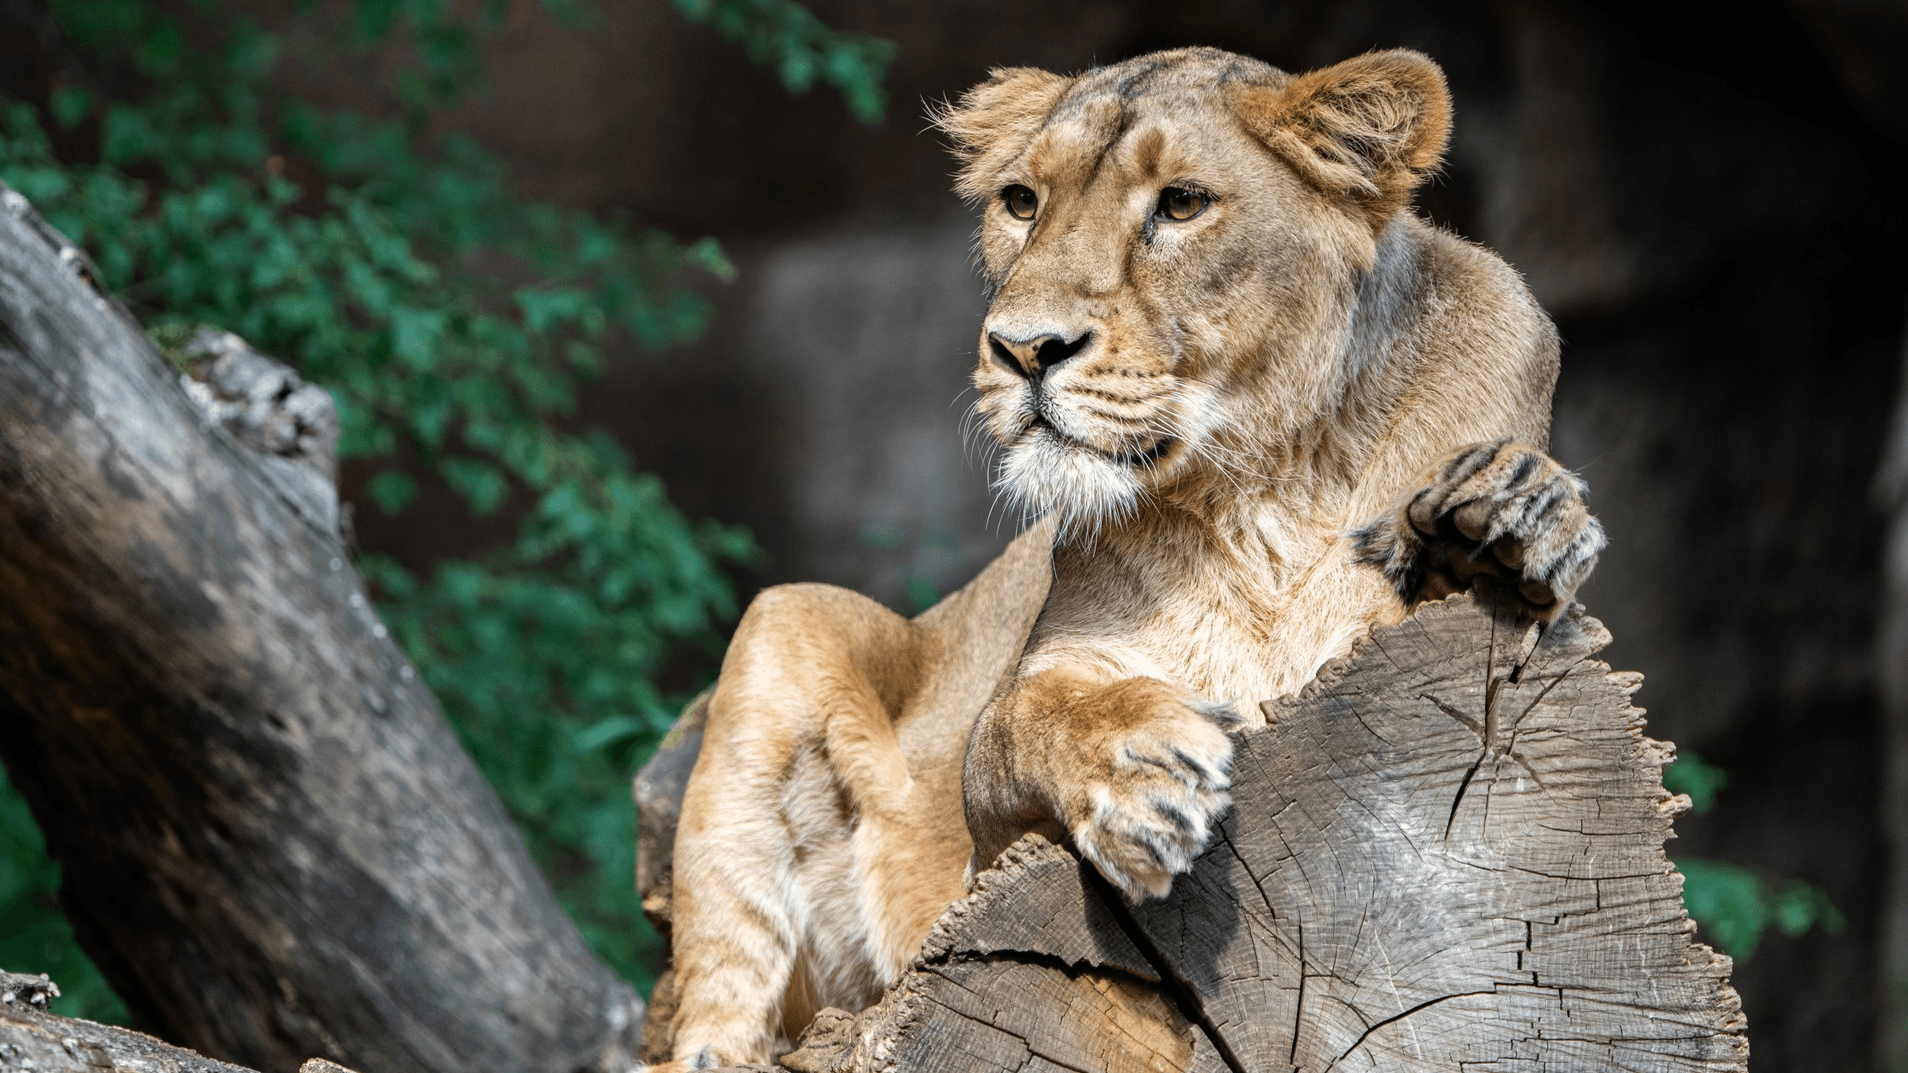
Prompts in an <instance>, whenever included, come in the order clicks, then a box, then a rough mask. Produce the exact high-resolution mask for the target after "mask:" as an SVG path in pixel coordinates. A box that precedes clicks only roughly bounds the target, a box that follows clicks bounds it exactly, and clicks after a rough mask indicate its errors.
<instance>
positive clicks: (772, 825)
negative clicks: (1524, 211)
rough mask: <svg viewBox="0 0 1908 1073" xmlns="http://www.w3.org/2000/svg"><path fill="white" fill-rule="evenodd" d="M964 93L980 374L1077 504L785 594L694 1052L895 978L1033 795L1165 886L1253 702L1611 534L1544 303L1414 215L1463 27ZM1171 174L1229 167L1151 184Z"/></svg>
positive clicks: (680, 971) (726, 727)
mask: <svg viewBox="0 0 1908 1073" xmlns="http://www.w3.org/2000/svg"><path fill="white" fill-rule="evenodd" d="M939 122H940V124H941V126H942V127H943V129H945V130H946V131H948V132H949V134H950V135H951V136H952V137H953V139H954V141H955V144H956V147H957V151H958V152H959V153H960V155H961V157H962V161H963V165H964V167H963V170H962V172H961V174H960V177H959V180H958V184H957V185H958V188H959V189H960V190H961V191H962V192H963V193H964V194H966V195H967V196H968V197H970V198H971V199H973V200H976V201H980V202H983V203H984V216H983V222H982V228H981V236H980V249H981V254H982V259H983V262H984V267H985V271H986V274H987V278H988V283H989V287H990V289H991V290H992V292H993V303H992V306H991V308H990V310H989V313H988V316H987V320H986V323H985V325H984V326H983V330H982V340H981V348H980V349H981V358H980V363H979V366H978V368H977V369H976V371H975V377H974V379H975V383H976V385H977V386H978V388H979V389H980V400H979V403H978V407H977V411H978V414H979V416H980V419H981V420H982V421H984V422H985V424H986V427H987V429H988V431H989V432H990V433H991V434H992V436H993V437H994V438H995V439H996V440H997V441H998V442H999V444H1000V445H1001V448H1002V454H1001V461H1000V474H999V481H1000V485H1001V488H1002V490H1003V492H1004V493H1005V494H1007V495H1008V496H1009V497H1010V498H1011V499H1012V500H1013V501H1015V502H1016V503H1018V504H1019V505H1020V506H1021V507H1022V508H1023V509H1024V510H1025V511H1026V512H1027V514H1028V515H1030V516H1036V515H1037V516H1041V517H1043V518H1045V519H1046V520H1045V521H1043V522H1042V523H1041V524H1040V525H1038V526H1036V527H1034V528H1033V529H1031V530H1030V531H1029V532H1028V533H1027V534H1026V535H1024V536H1022V537H1021V538H1020V539H1019V540H1018V541H1016V542H1015V544H1014V546H1013V547H1012V548H1010V549H1009V551H1008V552H1007V553H1006V554H1005V555H1004V556H1003V557H1002V558H1001V560H999V561H997V562H996V563H995V564H994V565H993V566H991V567H990V568H989V569H988V571H987V572H986V573H984V574H983V575H982V576H981V577H980V578H978V579H977V580H976V581H975V582H974V583H973V584H972V585H970V586H969V587H968V588H967V589H964V590H962V592H960V593H959V594H957V595H956V596H954V597H952V598H950V599H949V600H948V601H947V602H946V603H944V604H943V605H942V606H940V607H937V608H936V609H934V610H933V611H930V612H928V613H927V614H926V615H923V616H922V617H920V618H918V619H915V620H913V621H911V622H910V621H906V620H903V619H901V618H899V617H897V616H895V615H893V614H891V613H890V612H888V611H886V610H885V609H883V608H881V607H879V606H878V605H876V604H873V603H872V602H869V601H867V600H864V599H862V598H860V597H857V596H854V595H852V594H850V593H846V592H843V591H841V590H836V589H830V588H826V587H822V586H791V587H786V588H781V589H775V590H770V591H769V592H767V593H764V594H763V595H762V596H761V597H759V598H758V599H757V601H756V602H755V604H754V605H752V606H751V608H750V610H749V612H748V614H747V615H746V616H745V617H744V619H743V622H742V625H741V626H740V627H739V628H738V630H737V632H736V637H735V640H734V642H733V644H732V646H731V648H730V652H729V657H728V659H727V660H726V661H725V662H724V665H723V671H722V677H721V680H720V683H719V684H718V687H717V690H716V693H715V697H714V699H713V701H712V702H711V707H710V716H709V727H708V731H707V737H706V738H705V745H704V747H703V752H702V755H701V757H700V759H699V760H698V762H697V765H696V770H695V774H694V777H693V778H692V779H691V782H690V786H689V791H688V797H687V799H686V800H685V801H684V805H683V820H682V828H681V830H680V832H679V834H678V836H677V843H676V873H675V876H676V879H675V898H676V902H675V932H674V941H675V957H676V962H675V966H676V973H677V980H676V983H677V993H678V995H679V997H680V1000H681V1005H680V1008H679V1012H678V1013H677V1015H676V1019H675V1021H674V1025H673V1028H674V1033H675V1036H674V1038H675V1040H676V1047H675V1058H676V1063H679V1064H680V1065H682V1066H684V1067H690V1068H693V1067H695V1066H698V1065H703V1064H710V1063H722V1062H732V1061H756V1062H759V1061H764V1060H766V1059H767V1058H769V1057H770V1055H771V1053H772V1052H773V1051H774V1050H775V1048H776V1047H777V1046H780V1045H782V1043H783V1042H784V1041H786V1040H787V1039H788V1038H789V1036H790V1034H792V1033H793V1032H794V1031H795V1030H797V1029H798V1028H799V1025H800V1024H801V1022H802V1021H804V1020H805V1019H806V1016H807V1015H808V1014H809V1013H810V1012H812V1011H813V1010H814V1009H815V1008H816V1007H818V1006H820V1005H838V1006H846V1007H849V1008H855V1007H858V1006H860V1005H863V1004H865V1003H867V1002H868V1001H870V1000H872V999H873V998H874V997H875V996H876V995H877V994H878V992H879V990H880V988H882V987H883V986H885V985H887V984H889V983H892V982H893V981H894V980H895V979H896V978H897V977H898V976H899V974H900V973H901V972H902V971H903V970H904V969H905V967H906V965H907V964H908V962H909V961H910V960H911V959H912V958H913V956H914V954H915V951H916V949H917V948H918V946H919V944H920V941H921V939H922V938H923V936H925V934H926V932H927V930H928V928H929V927H930V925H931V924H932V922H933V921H934V919H935V918H936V917H937V916H938V915H939V914H940V912H941V911H942V910H943V909H944V908H945V907H946V905H947V904H948V903H949V902H950V901H951V900H953V899H954V898H956V897H958V896H959V895H960V894H961V892H962V889H963V887H962V878H961V877H962V871H963V866H964V865H970V863H971V866H972V867H985V866H986V865H987V864H988V863H990V862H991V861H992V859H993V857H994V855H995V854H997V853H998V851H999V850H1000V849H1002V848H1004V847H1005V846H1006V845H1007V844H1009V843H1010V842H1011V841H1012V840H1013V839H1015V838H1017V837H1018V836H1019V835H1020V834H1022V833H1024V832H1025V831H1028V830H1036V829H1039V830H1046V831H1048V832H1050V833H1052V834H1054V835H1056V836H1059V835H1065V836H1066V837H1069V838H1070V839H1071V840H1072V842H1073V844H1074V845H1075V846H1076V847H1077V848H1078V849H1079V850H1080V851H1081V852H1082V854H1083V855H1085V856H1086V858H1087V859H1089V860H1091V861H1092V862H1093V863H1094V865H1095V866H1096V867H1098V868H1099V870H1100V871H1101V873H1102V874H1104V875H1105V876H1106V877H1107V878H1108V879H1109V880H1110V881H1112V882H1113V883H1114V884H1115V885H1117V886H1118V887H1119V888H1120V889H1121V890H1123V891H1124V892H1125V893H1126V894H1127V895H1128V896H1129V897H1133V898H1141V897H1146V896H1156V895H1161V894H1164V893H1165V892H1166V891H1167V890H1168V889H1169V888H1170V886H1171V883H1172V880H1173V877H1174V876H1175V875H1177V874H1179V873H1181V872H1184V871H1185V870H1186V869H1187V868H1189V867H1190V866H1191V861H1192V859H1193V857H1194V856H1196V855H1197V854H1198V853H1199V852H1201V851H1202V850H1203V849H1204V847H1205V844H1206V841H1207V839H1208V838H1209V837H1210V835H1211V832H1212V830H1213V825H1214V824H1215V823H1216V822H1217V820H1218V819H1219V818H1220V816H1221V814H1222V813H1223V811H1224V809H1225V808H1227V807H1228V805H1229V798H1228V792H1229V780H1228V769H1229V765H1230V760H1231V753H1232V739H1231V737H1230V736H1229V734H1228V732H1229V731H1232V730H1236V729H1239V728H1241V727H1245V726H1250V725H1252V724H1253V723H1255V722H1257V721H1260V717H1259V715H1258V708H1257V702H1259V701H1262V700H1266V699H1270V698H1273V697H1277V696H1279V695H1281V694H1284V693H1288V692H1291V691H1293V690H1295V689H1297V688H1299V687H1300V686H1302V685H1304V684H1305V683H1306V682H1307V681H1309V680H1310V679H1311V678H1312V677H1313V675H1314V674H1315V673H1316V672H1317V670H1318V668H1319V667H1320V666H1321V665H1322V664H1324V663H1325V662H1326V661H1328V660H1330V659H1332V658H1334V657H1336V656H1338V655H1341V654H1343V653H1344V652H1345V651H1346V650H1347V648H1348V647H1349V646H1350V645H1351V643H1352V641H1353V640H1354V639H1355V638H1356V637H1358V636H1359V635H1360V634H1362V633H1364V632H1365V631H1367V630H1369V629H1370V628H1371V627H1372V626H1374V625H1377V624H1380V623H1389V622H1394V621H1397V620H1399V619H1401V618H1402V617H1403V616H1404V615H1405V613H1406V611H1407V608H1408V605H1409V603H1410V602H1411V601H1413V600H1416V599H1419V598H1421V597H1423V596H1426V595H1435V594H1437V593H1439V592H1441V591H1444V590H1446V589H1449V588H1451V587H1455V586H1460V585H1462V584H1465V583H1467V582H1468V581H1469V580H1470V579H1472V578H1473V577H1475V576H1476V575H1477V574H1479V573H1496V574H1499V575H1501V576H1505V577H1507V578H1510V579H1511V580H1513V581H1514V582H1515V583H1516V585H1517V586H1518V587H1519V588H1520V590H1521V591H1522V593H1523V594H1524V596H1525V598H1526V599H1528V600H1529V601H1530V602H1531V603H1532V604H1533V605H1534V606H1535V607H1536V608H1538V609H1539V610H1540V612H1541V613H1546V614H1549V613H1554V612H1555V611H1557V610H1559V609H1561V608H1562V607H1563V606H1564V605H1566V604H1567V603H1568V602H1569V600H1570V598H1571V596H1572V594H1573V593H1574V592H1575V590H1576V587H1577V585H1578V584H1579V583H1580V582H1581V581H1582V579H1583V577H1584V576H1585V575H1586V574H1587V572H1588V571H1589V569H1590V566H1591V564H1592V563H1593V562H1594V560H1595V556H1596V552H1597V550H1598V548H1600V547H1601V544H1602V534H1601V530H1600V528H1598V527H1597V525H1596V522H1595V520H1594V519H1593V518H1591V517H1590V516H1589V515H1588V513H1587V512H1586V511H1585V510H1584V506H1583V487H1582V483H1581V481H1579V480H1578V479H1577V478H1576V477H1575V476H1574V475H1572V474H1569V473H1567V472H1565V471H1563V470H1562V469H1561V468H1560V467H1558V466H1557V465H1556V463H1554V462H1552V461H1551V460H1550V459H1548V458H1545V457H1544V456H1543V455H1542V454H1541V453H1540V449H1541V447H1542V446H1543V444H1544V443H1545V441H1546V438H1547V432H1548V424H1549V406H1550V391H1551V386H1552V383H1553V382H1554V379H1555V376H1556V363H1557V342H1556V336H1555V332H1554V330H1553V329H1552V328H1551V325H1550V322H1549V320H1548V319H1547V318H1546V317H1545V316H1544V314H1543V312H1542V310H1541V309H1539V308H1538V306H1537V304H1536V302H1535V301H1534V300H1533V299H1532V298H1531V296H1530V295H1529V293H1528V292H1527V291H1526V290H1525V288H1524V287H1523V285H1522V282H1521V281H1520V280H1519V279H1518V277H1517V275H1516V273H1515V272H1513V271H1512V270H1511V269H1510V268H1509V267H1508V266H1506V265H1505V264H1504V263H1503V262H1502V261H1501V260H1499V259H1498V258H1496V257H1495V256H1493V255H1492V254H1490V253H1488V252H1487V251H1485V250H1483V249H1481V248H1479V247H1477V246H1474V245H1471V244H1469V243H1466V242H1464V241H1462V240H1460V239H1457V238H1454V237H1452V236H1450V235H1448V234H1445V233H1443V232H1440V231H1438V230H1436V229H1435V228H1432V227H1430V226H1429V225H1427V224H1425V223H1424V222H1422V221H1421V220H1419V219H1417V218H1416V217H1415V216H1412V215H1411V214H1410V213H1409V212H1408V211H1404V209H1405V206H1407V204H1408V201H1409V198H1410V194H1411V191H1412V190H1413V189H1414V188H1415V187H1416V186H1417V185H1418V184H1419V183H1420V182H1422V181H1423V179H1424V178H1425V177H1426V175H1427V174H1428V173H1429V172H1430V170H1431V169H1432V168H1434V167H1435V166H1436V164H1437V160H1438V157H1439V154H1440V153H1441V152H1442V149H1443V146H1444V144H1445V142H1446V139H1447V138H1448V135H1449V123H1450V100H1449V95H1448V93H1447V92H1446V90H1445V88H1444V80H1443V77H1442V75H1441V74H1440V73H1439V72H1438V69H1437V67H1436V66H1435V65H1434V64H1432V63H1431V61H1429V60H1428V59H1426V58H1424V57H1423V56H1420V55H1418V54H1416V53H1411V52H1385V53H1376V54H1373V55H1370V56H1365V57H1360V58H1358V59H1355V60H1351V61H1348V62H1347V63H1343V64H1339V65H1338V66H1335V67H1331V68H1327V69H1325V70H1323V71H1319V72H1314V73H1311V74H1307V75H1303V76H1299V77H1296V78H1294V77H1293V76H1290V75H1287V74H1285V73H1284V72H1281V71H1278V70H1275V69H1273V68H1271V67H1268V66H1266V65H1264V64H1261V63H1258V62H1257V61H1254V60H1251V59H1248V58H1246V57H1242V56H1235V55H1231V54H1228V53H1223V52H1218V51H1216V50H1211V49H1187V50H1180V51H1176V52H1164V53H1157V54H1154V55H1151V56H1145V57H1141V58H1139V59H1135V60H1131V61H1128V62H1126V63H1122V64H1118V65H1116V66H1113V67H1108V68H1102V69H1098V70H1094V71H1090V72H1088V73H1086V74H1083V75H1080V76H1077V77H1074V78H1065V77H1061V76H1058V75H1052V74H1047V73H1045V72H1040V71H1031V70H1026V69H1016V70H1010V71H1001V72H996V74H995V75H994V77H993V78H992V79H991V80H990V81H988V82H987V83H985V84H983V85H981V86H979V87H977V88H976V89H975V90H973V91H972V92H970V93H969V94H968V95H967V96H966V97H964V98H963V99H962V101H961V102H960V103H959V104H958V105H956V106H954V107H952V108H950V109H948V110H946V112H945V113H944V114H943V115H942V116H940V117H939ZM1012 186H1025V187H1028V188H1030V189H1031V190H1032V191H1033V192H1034V193H1035V194H1036V195H1037V197H1038V209H1037V211H1036V212H1035V214H1034V216H1033V218H1032V219H1031V220H1021V219H1018V218H1016V217H1015V216H1014V215H1013V214H1012V213H1010V212H1009V211H1008V210H1007V207H1006V202H1005V201H1004V200H1003V198H1002V191H1004V190H1006V189H1007V188H1009V187H1012ZM1167 187H1181V188H1189V189H1195V190H1197V191H1199V192H1201V193H1203V194H1204V195H1206V196H1207V197H1208V198H1209V201H1208V202H1207V204H1206V207H1205V209H1204V211H1203V212H1200V213H1199V214H1197V215H1195V216H1192V217H1191V218H1189V219H1171V218H1168V217H1165V216H1161V215H1157V214H1156V213H1155V211H1154V210H1155V205H1156V204H1157V203H1158V202H1159V201H1160V198H1161V196H1162V195H1161V191H1162V190H1163V189H1164V188H1167ZM1049 541H1051V557H1050V558H1049V554H1048V548H1049ZM1049 564H1051V570H1050V571H1049ZM1049 581H1050V584H1049ZM990 698H991V700H990ZM963 821H964V822H963Z"/></svg>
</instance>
